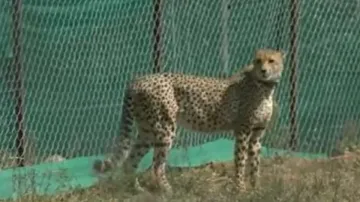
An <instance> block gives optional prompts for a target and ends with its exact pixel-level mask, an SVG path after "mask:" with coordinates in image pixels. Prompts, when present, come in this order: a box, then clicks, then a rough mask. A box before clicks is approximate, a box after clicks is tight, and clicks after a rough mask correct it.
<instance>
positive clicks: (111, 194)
mask: <svg viewBox="0 0 360 202" xmlns="http://www.w3.org/2000/svg"><path fill="white" fill-rule="evenodd" d="M232 172H233V164H232V163H231V162H229V163H217V164H214V163H209V164H207V165H204V166H201V167H198V168H193V169H179V168H169V169H168V177H169V180H170V182H171V184H172V186H173V189H174V194H173V195H172V196H164V195H161V194H159V192H157V191H156V189H155V188H154V187H152V186H151V180H150V179H151V178H150V174H149V172H147V173H144V174H143V175H142V176H141V178H140V183H141V184H142V185H143V186H144V187H145V188H147V189H148V190H149V192H146V193H138V194H134V192H133V190H129V189H128V186H126V185H127V184H128V183H129V182H130V180H129V179H124V178H122V179H121V180H120V179H117V177H116V176H113V177H112V178H106V179H103V180H101V181H100V182H99V184H97V185H95V186H93V187H91V188H88V189H78V190H74V191H72V192H70V193H65V194H60V195H57V196H52V197H49V196H47V197H44V196H42V197H41V196H26V197H24V198H21V199H19V201H25V202H30V201H32V202H33V201H34V202H55V201H69V202H75V201H96V202H100V201H108V202H110V201H124V202H125V201H127V202H145V201H149V202H150V201H154V202H155V201H156V202H157V201H169V202H176V201H179V202H180V201H189V202H190V201H194V202H195V201H240V202H241V201H243V202H275V201H276V202H358V201H360V183H359V182H360V155H359V154H358V153H350V154H347V155H345V156H341V157H337V158H332V159H327V160H305V159H300V158H293V157H292V158H290V157H274V158H272V159H263V160H262V163H261V174H262V176H261V186H259V188H257V189H251V188H250V186H249V189H248V191H247V192H245V193H238V192H236V191H233V189H232V184H231V183H230V182H231V180H230V178H231V177H232Z"/></svg>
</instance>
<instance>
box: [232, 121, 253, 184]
mask: <svg viewBox="0 0 360 202" xmlns="http://www.w3.org/2000/svg"><path fill="white" fill-rule="evenodd" d="M234 132H235V148H234V156H235V158H234V164H235V186H236V188H237V189H239V190H240V191H245V189H246V186H245V163H246V160H247V157H248V155H247V152H248V142H249V137H250V135H251V130H250V128H249V127H248V126H246V125H243V126H242V127H240V128H238V129H237V130H235V131H234Z"/></svg>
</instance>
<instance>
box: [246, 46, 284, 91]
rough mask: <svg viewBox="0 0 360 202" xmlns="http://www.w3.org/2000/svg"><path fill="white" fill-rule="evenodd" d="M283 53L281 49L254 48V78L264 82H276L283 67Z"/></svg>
mask: <svg viewBox="0 0 360 202" xmlns="http://www.w3.org/2000/svg"><path fill="white" fill-rule="evenodd" d="M285 55H286V54H285V53H284V52H283V51H281V50H275V49H258V50H256V52H255V57H254V61H253V75H254V76H255V78H256V79H258V80H259V81H261V82H264V83H270V84H276V83H278V82H279V81H280V77H281V73H282V71H283V68H284V60H285Z"/></svg>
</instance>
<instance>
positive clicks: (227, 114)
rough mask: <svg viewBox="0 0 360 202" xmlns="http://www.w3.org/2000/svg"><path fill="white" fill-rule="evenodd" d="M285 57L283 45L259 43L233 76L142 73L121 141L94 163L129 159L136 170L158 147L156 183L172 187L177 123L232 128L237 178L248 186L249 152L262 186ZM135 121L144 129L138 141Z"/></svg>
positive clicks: (130, 94)
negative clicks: (170, 159) (263, 156)
mask: <svg viewBox="0 0 360 202" xmlns="http://www.w3.org/2000/svg"><path fill="white" fill-rule="evenodd" d="M284 57H285V55H284V54H283V52H282V51H278V50H273V49H259V50H257V51H256V52H255V56H254V59H253V62H252V63H251V64H250V65H249V66H247V67H246V68H244V69H243V70H242V71H241V73H238V74H234V75H233V76H232V77H230V78H227V79H218V78H210V77H198V76H193V75H185V74H178V73H159V74H152V75H147V76H143V77H139V78H136V79H135V80H133V81H132V82H131V83H130V84H129V86H128V88H127V90H126V93H125V98H124V106H123V114H122V120H121V125H122V132H121V134H120V136H119V137H120V140H119V142H118V143H119V145H118V146H117V147H116V151H115V152H114V153H113V154H112V156H111V157H109V159H107V160H105V161H97V162H96V163H95V165H94V166H95V167H96V168H97V170H98V171H104V170H108V169H110V168H112V167H114V165H115V164H116V163H119V164H122V162H124V165H123V167H124V171H125V172H126V173H133V172H134V171H135V170H136V169H137V165H138V163H139V161H140V160H141V159H142V157H143V156H144V155H145V154H146V153H148V151H149V150H150V148H152V147H153V148H154V156H153V165H152V170H153V174H154V177H155V180H156V183H157V184H158V185H160V187H161V188H164V189H165V190H167V191H171V186H170V184H169V182H168V180H167V178H166V176H165V163H166V158H167V155H168V152H169V150H170V149H171V147H172V145H173V142H174V138H175V136H176V134H175V131H176V127H177V126H181V127H184V128H187V129H190V130H192V131H197V132H202V133H208V134H214V133H217V132H223V131H229V132H230V131H231V132H233V135H234V138H235V147H234V163H235V177H234V180H235V184H236V186H237V187H238V188H239V189H240V190H244V189H245V183H244V172H245V162H246V160H247V159H248V157H249V163H250V182H251V184H252V185H253V186H256V183H257V178H258V175H259V162H260V158H259V153H260V148H261V143H260V140H261V138H262V137H263V135H264V133H265V130H266V128H267V125H268V123H269V121H270V118H271V115H272V111H273V94H274V90H275V87H276V84H277V83H278V82H279V80H280V77H281V73H282V71H283V63H284ZM132 123H135V124H136V126H137V129H138V137H137V138H136V140H134V141H132V135H131V125H132ZM132 142H134V143H132ZM220 149H221V148H220Z"/></svg>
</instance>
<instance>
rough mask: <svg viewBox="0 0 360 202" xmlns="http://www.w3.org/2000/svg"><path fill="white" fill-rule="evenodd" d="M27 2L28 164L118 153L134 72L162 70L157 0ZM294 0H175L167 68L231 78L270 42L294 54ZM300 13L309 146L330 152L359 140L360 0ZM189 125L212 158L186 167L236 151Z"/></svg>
mask: <svg viewBox="0 0 360 202" xmlns="http://www.w3.org/2000/svg"><path fill="white" fill-rule="evenodd" d="M22 8H23V9H22V15H23V19H22V36H23V39H22V46H23V72H24V75H23V78H22V79H23V83H24V106H23V107H24V124H25V134H26V141H27V148H26V155H25V157H26V161H27V162H28V163H30V164H38V163H41V162H43V160H44V159H46V158H47V157H49V156H51V155H55V154H58V155H62V156H64V157H66V158H70V159H73V160H70V161H67V163H65V164H66V165H65V166H66V167H67V168H69V169H70V168H73V169H70V170H73V171H74V172H76V169H74V168H78V167H77V166H73V163H74V165H75V164H76V165H81V166H83V167H84V166H85V167H86V166H87V164H86V165H85V164H84V163H81V162H83V161H81V159H79V160H78V161H77V158H82V159H84V158H87V157H89V158H92V156H98V155H102V154H104V153H106V152H108V150H107V148H109V146H110V145H111V143H112V142H113V141H114V138H116V137H117V135H118V131H119V127H120V125H119V124H120V123H119V120H120V115H121V106H122V96H123V90H124V87H125V84H126V81H128V80H129V79H130V78H132V77H133V76H135V75H140V74H147V73H151V72H152V71H153V43H154V41H153V29H154V22H153V10H154V8H153V2H152V1H148V0H102V1H98V0H87V1H84V0H80V1H73V0H62V1H57V0H24V1H23V5H22ZM290 8H291V6H290V1H285V0H266V1H256V2H255V1H251V0H241V1H231V0H222V1H208V0H197V1H189V0H167V1H164V7H163V12H162V24H163V26H162V35H161V36H162V50H163V55H162V57H163V58H162V71H172V72H185V73H191V74H196V75H206V76H223V75H229V74H231V73H232V72H234V71H236V70H237V69H238V68H239V67H242V66H244V65H245V64H247V63H248V62H249V60H250V58H251V56H252V54H253V51H254V50H255V49H257V48H259V47H279V48H282V49H285V50H287V51H288V52H290V51H292V50H290V40H289V36H290V23H291V19H290V14H289V13H290V11H289V10H290ZM0 9H1V10H0V11H1V12H0V27H1V29H0V71H1V72H0V75H1V80H0V93H1V96H0V101H1V105H0V120H1V127H0V137H1V139H0V150H1V155H2V159H3V160H2V161H1V164H2V166H1V167H3V168H6V167H9V166H11V165H13V159H14V157H15V155H16V148H15V146H14V141H15V138H16V135H17V128H16V124H15V123H16V116H15V110H14V109H15V108H14V107H15V97H14V91H15V90H16V89H13V86H14V82H15V75H14V74H15V71H14V68H13V66H12V60H13V53H12V49H11V47H12V44H13V40H12V37H11V34H12V33H11V28H12V21H11V17H12V13H13V9H12V5H11V1H1V2H0ZM299 10H300V13H299V18H298V20H299V22H298V23H299V29H298V30H299V32H298V33H297V35H298V42H297V43H298V46H297V49H298V55H297V56H298V57H297V58H298V76H297V77H298V81H297V82H298V91H297V92H298V94H297V101H298V107H297V121H298V122H297V125H298V134H299V145H298V146H299V148H298V149H299V151H300V152H303V153H317V154H322V155H330V154H331V153H332V152H333V151H334V150H335V149H336V146H337V143H338V141H339V140H341V139H344V137H345V136H348V134H351V135H352V138H353V139H355V138H357V136H358V135H359V131H360V130H359V127H357V125H358V124H359V120H360V105H359V103H360V90H359V88H358V86H359V85H360V81H359V79H358V77H359V76H360V71H359V67H358V64H359V60H360V59H359V57H358V55H359V53H360V38H359V36H358V35H359V34H358V33H360V26H359V24H360V15H359V13H360V12H359V3H357V1H353V0H343V1H341V2H340V1H328V0H317V1H312V0H303V1H301V3H300V5H299ZM287 68H289V63H288V64H287ZM289 73H290V71H288V70H287V71H286V72H285V75H284V77H283V79H282V82H281V85H280V87H279V89H278V91H277V100H278V102H279V105H280V112H279V116H278V119H277V121H276V123H275V125H274V127H273V128H272V130H271V131H269V132H268V133H267V135H266V137H265V139H264V142H263V144H264V146H266V147H267V148H276V149H287V148H286V146H287V145H288V142H289V135H290V134H289V132H288V131H289V102H290V81H289ZM349 125H350V126H349ZM345 126H346V127H345ZM349 128H350V129H349ZM179 134H181V135H180V137H179V141H178V142H177V144H176V145H175V148H179V149H181V148H182V147H186V148H189V149H194V150H196V151H198V152H199V153H201V155H199V154H196V155H191V153H187V155H186V156H187V158H186V160H184V162H181V163H174V161H172V162H173V164H174V165H176V164H181V165H185V164H186V165H188V163H187V162H188V161H194V162H203V163H206V162H205V161H208V160H211V159H212V158H214V159H215V158H216V157H207V158H205V159H204V158H203V157H202V156H209V154H213V153H217V152H221V151H222V150H224V151H226V152H227V151H229V146H228V147H227V148H224V147H222V145H221V144H220V143H218V146H215V147H209V148H211V149H212V148H216V151H212V150H211V149H209V148H208V149H205V150H201V149H199V148H202V147H203V146H204V144H205V143H209V144H215V143H217V142H218V141H220V142H221V141H225V140H219V138H221V139H223V138H225V139H229V140H231V136H230V135H229V134H218V135H212V136H207V135H204V134H195V133H192V132H189V131H184V130H182V129H179ZM348 139H349V138H348ZM350 139H351V138H350ZM180 143H181V144H180ZM180 145H181V146H182V147H179V146H180ZM214 150H215V149H214ZM219 150H220V151H219ZM226 152H225V153H226ZM230 154H231V152H230V153H229V155H228V156H226V157H224V159H223V160H228V159H231V155H230ZM219 160H221V159H219ZM86 161H89V160H88V159H87V160H86ZM185 161H186V162H185ZM81 166H80V167H81ZM45 167H46V166H45ZM80 167H79V168H80ZM43 168H44V166H43ZM19 172H20V171H19ZM9 173H10V174H9ZM2 174H3V175H4V176H9V175H13V173H11V172H10V171H2V172H0V177H1V176H3V175H2ZM74 176H75V175H74ZM74 176H73V177H74ZM4 179H5V178H4ZM6 179H7V178H6ZM0 181H2V182H3V180H1V179H0ZM4 181H6V180H4ZM90 181H91V180H90ZM90 181H89V182H90ZM91 182H92V181H91ZM85 184H86V183H85ZM80 185H81V183H80ZM5 187H10V186H5ZM0 193H5V192H4V191H2V190H0ZM6 193H8V192H6ZM6 196H9V194H7V195H6Z"/></svg>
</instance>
